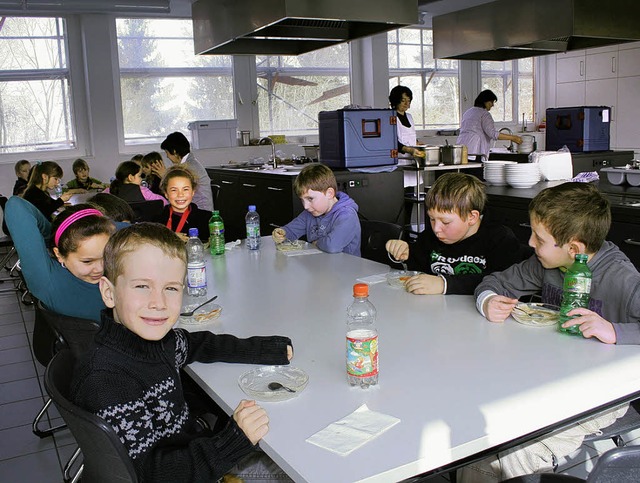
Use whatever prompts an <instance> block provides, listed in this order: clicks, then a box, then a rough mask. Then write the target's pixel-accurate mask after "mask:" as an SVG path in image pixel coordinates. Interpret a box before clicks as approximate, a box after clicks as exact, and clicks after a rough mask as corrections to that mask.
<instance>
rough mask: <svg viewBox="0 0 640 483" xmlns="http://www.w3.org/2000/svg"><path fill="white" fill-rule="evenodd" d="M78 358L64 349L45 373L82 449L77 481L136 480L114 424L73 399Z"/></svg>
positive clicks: (114, 482) (47, 384)
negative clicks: (80, 405) (112, 425)
mask: <svg viewBox="0 0 640 483" xmlns="http://www.w3.org/2000/svg"><path fill="white" fill-rule="evenodd" d="M75 360H76V359H75V357H74V355H73V353H72V352H71V351H70V350H67V349H64V350H62V351H60V352H58V353H57V354H56V355H55V356H54V357H53V359H51V362H50V363H49V365H48V366H47V370H46V372H45V375H44V384H45V387H46V389H47V392H48V393H49V396H50V397H51V399H53V401H54V402H55V405H56V407H57V408H58V411H60V414H61V415H62V418H63V419H64V420H65V421H66V423H67V425H68V426H69V429H70V430H71V433H72V434H73V436H74V438H75V439H76V442H77V443H78V444H79V445H80V449H81V451H82V456H83V464H82V466H81V467H80V470H79V472H78V474H77V475H76V477H75V478H74V480H73V481H76V480H77V479H78V478H79V477H81V478H82V481H89V482H92V483H127V482H131V483H135V482H137V481H138V479H137V477H136V473H135V470H134V468H133V463H132V462H131V458H130V457H129V454H128V453H127V450H126V448H125V447H124V445H123V444H122V442H121V441H120V438H119V437H118V435H117V434H116V432H115V430H114V429H113V427H111V425H110V424H108V423H107V422H106V421H105V420H104V419H102V418H100V417H98V416H96V415H95V414H92V413H90V412H89V411H86V410H84V409H82V408H80V407H78V406H76V405H75V404H74V403H72V402H71V401H70V400H69V387H70V383H71V378H72V375H73V368H74V364H75Z"/></svg>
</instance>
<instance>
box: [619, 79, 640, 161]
mask: <svg viewBox="0 0 640 483" xmlns="http://www.w3.org/2000/svg"><path fill="white" fill-rule="evenodd" d="M618 97H619V99H621V100H624V102H621V103H620V104H619V105H618V113H617V115H616V119H617V121H616V122H617V127H616V131H617V133H616V134H617V137H616V144H615V146H616V147H617V148H618V149H621V148H631V147H633V146H638V113H640V78H638V77H620V78H619V79H618Z"/></svg>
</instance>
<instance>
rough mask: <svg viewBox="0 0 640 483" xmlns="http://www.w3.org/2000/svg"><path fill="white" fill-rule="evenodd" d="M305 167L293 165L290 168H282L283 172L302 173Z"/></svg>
mask: <svg viewBox="0 0 640 483" xmlns="http://www.w3.org/2000/svg"><path fill="white" fill-rule="evenodd" d="M304 167H305V165H304V164H295V165H292V166H288V165H287V166H283V168H284V170H285V171H302V169H303V168H304Z"/></svg>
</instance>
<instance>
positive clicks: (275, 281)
mask: <svg viewBox="0 0 640 483" xmlns="http://www.w3.org/2000/svg"><path fill="white" fill-rule="evenodd" d="M262 245H263V246H262V248H261V250H260V251H258V252H252V251H249V250H247V249H246V248H245V247H244V244H243V245H242V246H241V247H238V248H236V249H234V250H232V251H230V252H228V253H226V255H225V256H224V257H220V258H215V259H213V260H212V261H211V265H210V269H209V270H208V280H209V295H210V296H211V295H213V294H218V295H219V298H218V300H217V303H219V304H220V305H221V306H222V307H223V311H222V315H221V316H220V318H219V319H217V320H216V321H213V322H212V323H210V324H208V325H205V326H203V328H207V329H209V330H212V331H213V332H217V333H231V334H234V335H237V336H239V337H248V336H251V335H271V334H278V335H287V336H289V337H291V339H292V340H293V345H294V350H295V355H294V358H293V360H292V365H294V366H297V367H299V368H301V369H303V370H304V371H306V372H307V374H308V375H309V384H308V386H307V388H306V389H305V390H304V392H303V393H301V394H300V395H299V396H298V397H296V398H294V399H292V400H289V401H284V402H277V403H260V404H261V405H262V406H263V407H264V408H266V410H267V411H268V413H269V417H270V420H271V422H270V432H269V434H268V435H267V436H266V437H265V438H264V440H263V441H262V442H261V443H260V446H261V448H262V449H263V450H265V451H266V452H267V453H268V454H269V455H270V456H271V457H272V458H273V459H274V460H275V461H276V462H277V463H278V464H279V465H280V466H281V467H282V468H283V469H284V470H285V471H286V472H287V473H288V474H289V475H290V476H291V477H292V478H293V479H294V480H295V481H310V482H336V481H341V482H342V481H344V482H352V481H381V482H382V481H384V482H388V481H398V480H401V479H403V478H408V477H410V476H412V475H416V474H419V473H422V472H425V471H429V470H433V469H436V468H439V467H442V466H444V465H446V464H449V463H451V462H452V461H456V460H459V459H461V458H465V457H467V456H470V455H474V454H476V453H478V452H480V451H483V450H486V449H488V448H491V447H493V446H496V445H499V444H502V443H504V442H507V441H510V440H512V439H514V438H518V437H521V436H523V435H526V434H528V433H530V432H532V431H536V430H539V429H541V428H545V427H547V426H549V425H553V424H556V423H558V422H560V421H563V420H565V419H568V418H571V417H575V416H576V415H578V414H581V413H583V412H587V411H590V410H592V409H593V408H595V407H598V406H601V405H604V404H607V403H610V402H611V401H614V400H616V399H618V398H622V397H625V396H628V395H629V394H632V393H634V392H637V391H639V390H640V371H638V370H637V368H638V367H640V347H638V346H610V345H605V344H602V343H599V342H597V341H595V340H585V339H582V338H578V337H572V336H567V335H563V334H560V333H558V332H556V330H555V328H554V327H546V328H533V327H528V326H524V325H520V324H518V323H517V322H515V321H514V320H513V319H511V318H510V319H508V320H507V321H506V322H505V323H503V324H493V323H490V322H488V321H486V320H485V319H484V318H483V317H482V316H481V315H480V314H478V313H477V311H476V309H475V306H474V301H473V298H472V297H471V296H451V295H450V296H416V295H411V294H409V293H407V292H404V291H402V290H398V289H394V288H392V287H390V286H389V285H387V284H386V283H381V284H376V285H372V286H371V287H370V300H371V301H372V302H373V304H374V305H375V306H376V308H377V310H378V330H379V334H380V342H379V344H380V383H379V385H378V386H377V387H373V388H370V389H368V390H364V389H360V388H352V387H350V386H349V385H348V384H347V382H346V376H345V354H344V353H345V333H346V325H345V322H346V318H345V309H346V307H347V305H349V304H350V303H351V301H352V292H351V290H352V286H353V284H354V283H355V282H356V280H355V279H356V278H358V277H365V276H369V275H374V274H379V273H383V272H386V271H388V267H386V266H384V265H380V264H377V263H375V262H371V261H368V260H364V259H361V258H357V257H353V256H350V255H344V254H334V255H328V254H315V255H308V256H298V257H287V256H285V255H284V254H282V253H276V251H275V250H274V247H273V242H272V241H271V239H270V238H263V243H262ZM252 367H254V366H251V365H243V364H240V365H237V364H223V363H219V364H200V363H194V364H192V365H191V366H190V368H189V369H188V370H189V371H190V373H191V374H192V375H193V376H194V377H195V378H196V379H199V382H200V383H201V384H202V385H203V387H204V388H205V390H206V391H207V392H208V393H209V395H210V396H211V397H212V398H213V399H214V400H215V401H216V402H217V403H218V404H220V405H221V407H222V408H223V409H225V410H226V411H227V412H231V411H232V410H233V409H234V408H235V407H236V405H237V404H238V402H239V401H240V399H243V398H247V396H246V395H245V394H244V393H243V392H242V390H241V389H240V387H239V386H238V383H237V380H238V377H239V376H240V375H241V374H242V373H244V372H245V371H247V370H249V369H251V368H252ZM363 403H366V404H367V405H368V407H369V408H370V409H371V410H374V411H379V412H382V413H385V414H389V415H391V416H395V417H397V418H400V420H401V422H400V423H399V424H397V425H396V426H394V427H393V428H391V429H390V430H389V431H387V432H386V433H384V434H383V435H381V436H379V437H378V438H376V439H374V440H373V441H371V442H369V443H367V444H366V445H364V446H363V447H361V448H359V449H358V450H356V451H354V452H353V453H351V454H350V455H349V456H348V457H341V456H338V455H336V454H333V453H331V452H329V451H327V450H324V449H321V448H319V447H317V446H314V445H312V444H310V443H306V442H305V440H306V439H307V438H308V437H309V436H311V435H312V434H314V433H316V432H317V431H319V430H321V429H323V428H324V427H326V426H327V425H328V424H330V423H332V422H334V421H337V420H339V419H341V418H343V417H344V416H346V415H347V414H350V413H351V412H353V411H354V410H355V409H357V408H358V407H359V406H360V405H361V404H363Z"/></svg>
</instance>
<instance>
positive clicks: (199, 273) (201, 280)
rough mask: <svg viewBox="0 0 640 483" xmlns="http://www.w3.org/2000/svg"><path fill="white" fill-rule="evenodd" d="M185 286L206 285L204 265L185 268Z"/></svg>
mask: <svg viewBox="0 0 640 483" xmlns="http://www.w3.org/2000/svg"><path fill="white" fill-rule="evenodd" d="M187 286H188V287H189V288H204V287H206V286H207V271H206V268H205V267H204V266H202V267H188V268H187Z"/></svg>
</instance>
